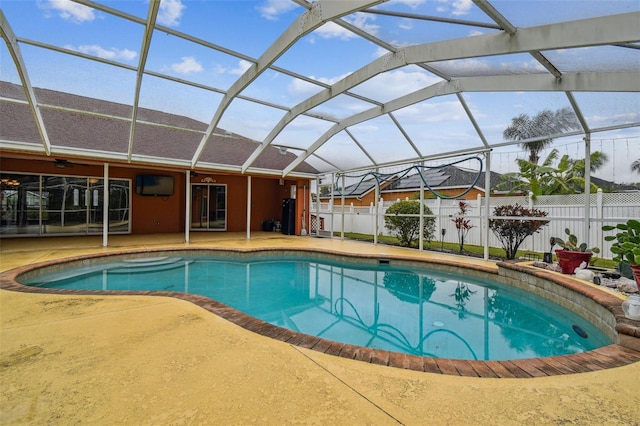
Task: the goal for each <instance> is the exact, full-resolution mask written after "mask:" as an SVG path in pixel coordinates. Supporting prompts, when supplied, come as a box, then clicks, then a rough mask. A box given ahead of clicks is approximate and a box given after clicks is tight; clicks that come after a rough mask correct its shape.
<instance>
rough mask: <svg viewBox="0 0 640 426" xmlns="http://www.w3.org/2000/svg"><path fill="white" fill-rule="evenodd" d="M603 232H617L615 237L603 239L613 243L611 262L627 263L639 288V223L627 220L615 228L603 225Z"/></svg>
mask: <svg viewBox="0 0 640 426" xmlns="http://www.w3.org/2000/svg"><path fill="white" fill-rule="evenodd" d="M602 230H603V231H613V230H616V231H618V232H617V234H616V235H608V236H606V237H604V239H605V241H615V243H613V245H612V246H611V252H612V253H613V254H614V255H615V256H614V258H613V260H616V261H618V262H620V263H624V262H626V263H628V264H629V267H630V268H631V271H632V273H633V277H634V278H635V280H636V284H637V285H638V288H640V221H638V220H636V219H629V220H628V221H627V222H626V223H619V224H617V225H616V226H611V225H605V226H603V227H602Z"/></svg>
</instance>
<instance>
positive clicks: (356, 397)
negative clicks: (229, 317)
mask: <svg viewBox="0 0 640 426" xmlns="http://www.w3.org/2000/svg"><path fill="white" fill-rule="evenodd" d="M182 238H183V236H182V235H151V236H112V237H110V239H109V243H110V247H107V248H103V247H100V244H101V242H102V240H101V238H99V237H71V238H50V239H42V238H39V239H29V238H27V239H15V240H2V241H0V244H1V245H2V250H1V259H0V270H1V271H6V270H8V269H12V268H15V267H19V266H22V265H27V264H31V263H34V262H42V261H46V260H52V259H58V258H66V257H72V256H78V255H87V254H93V253H109V252H113V251H121V250H123V249H140V248H154V249H155V248H159V247H181V246H189V247H192V248H199V247H226V248H258V247H264V248H273V247H278V248H289V249H295V248H300V249H304V248H308V247H314V248H324V249H327V250H330V251H341V252H347V253H349V252H351V253H370V254H375V255H393V254H398V255H401V254H404V255H406V254H407V253H410V255H411V256H412V257H413V256H416V255H417V256H424V257H431V258H433V257H439V256H444V257H445V258H447V259H451V258H456V259H459V260H460V261H462V262H464V263H465V264H469V263H477V264H478V265H482V266H483V267H486V268H495V267H496V266H495V264H494V263H493V262H484V261H482V260H477V259H470V258H466V257H465V258H458V257H456V256H447V255H440V254H435V253H418V252H417V251H416V250H407V249H400V248H394V247H389V246H383V245H377V246H375V245H372V244H366V243H358V242H352V241H340V240H339V239H318V238H310V237H289V236H283V235H280V234H270V233H256V234H252V239H251V240H246V239H244V235H243V234H242V235H241V234H216V235H214V236H212V235H211V234H208V233H207V234H204V233H192V234H191V240H192V241H191V242H190V243H189V244H185V243H182V242H181V241H182ZM0 326H1V329H0V371H1V376H0V390H1V392H0V423H1V424H3V425H5V424H42V423H57V424H70V423H91V424H135V425H140V424H213V423H215V424H263V425H264V424H268V425H271V424H274V425H275V424H290V423H303V424H304V423H307V424H376V425H378V424H438V425H439V424H558V423H573V424H594V425H595V424H597V425H602V424H620V425H633V424H638V422H639V421H640V420H639V419H640V363H638V362H635V363H633V364H630V365H626V366H624V367H618V368H612V369H606V370H601V371H595V372H589V373H581V374H570V375H562V376H551V377H540V378H529V379H505V378H501V379H492V378H473V377H454V376H447V375H440V374H430V373H424V372H415V371H409V370H402V369H398V368H391V367H385V366H380V365H373V364H367V363H363V362H358V361H354V360H350V359H346V358H341V357H336V356H331V355H327V354H323V353H320V352H317V351H313V350H309V349H304V348H300V347H297V346H294V345H291V344H288V343H285V342H281V341H277V340H273V339H270V338H268V337H264V336H261V335H258V334H255V333H252V332H250V331H248V330H245V329H243V328H241V327H239V326H237V325H235V324H232V323H231V322H228V321H226V320H224V319H222V318H220V317H218V316H216V315H212V314H211V313H210V312H208V311H206V310H204V309H203V308H201V307H199V306H196V305H193V304H191V303H189V302H186V301H184V300H179V299H175V298H170V297H148V296H102V295H87V296H69V295H64V296H61V295H48V294H31V293H18V292H12V291H7V290H0Z"/></svg>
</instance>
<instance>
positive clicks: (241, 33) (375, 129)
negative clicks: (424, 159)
mask: <svg viewBox="0 0 640 426" xmlns="http://www.w3.org/2000/svg"><path fill="white" fill-rule="evenodd" d="M96 3H99V4H103V5H106V6H107V7H110V8H114V9H117V10H120V11H122V12H124V13H126V14H130V15H133V16H135V17H137V18H139V19H140V20H142V21H144V20H145V19H146V15H147V10H148V2H147V1H144V0H141V1H133V0H132V1H123V0H118V1H101V2H96ZM492 4H493V5H494V6H495V7H496V8H497V9H499V10H500V11H501V13H502V14H503V15H504V16H505V17H506V18H507V19H508V20H510V21H511V22H512V23H513V24H514V25H516V26H532V25H541V24H548V23H553V22H558V21H562V20H567V19H583V18H589V17H595V16H599V15H600V14H616V13H624V12H631V11H637V10H638V9H640V4H639V3H638V1H637V0H633V1H626V0H614V1H607V2H602V1H578V0H567V1H563V2H553V3H551V2H549V1H544V0H541V1H513V0H510V1H495V2H492ZM551 5H552V6H553V8H554V10H553V13H549V7H550V6H551ZM379 8H381V9H384V10H390V11H396V12H406V13H412V14H419V15H429V16H436V17H441V18H445V19H461V20H465V21H475V22H479V23H484V24H492V23H493V22H492V21H491V20H490V19H489V18H488V17H487V16H486V15H485V14H484V13H483V12H482V11H481V10H479V9H478V8H477V7H476V6H475V5H474V4H473V3H472V2H471V1H470V0H396V1H389V2H386V3H383V4H382V5H381V6H379ZM2 10H3V13H4V14H5V16H6V17H7V20H8V21H9V24H10V25H11V27H12V29H13V31H14V32H15V33H16V35H17V36H18V37H19V38H24V39H28V40H34V41H41V42H44V43H47V44H51V45H54V46H57V47H60V48H64V49H70V50H72V51H75V52H80V53H83V54H87V55H91V56H96V57H99V58H103V59H106V60H109V61H115V62H118V63H121V64H124V65H127V66H131V67H135V66H137V65H138V62H139V60H140V57H139V52H140V48H141V45H142V35H143V25H141V24H140V23H136V22H131V21H127V20H125V19H120V18H117V17H114V16H113V15H110V14H108V13H105V12H102V11H98V10H94V9H91V8H87V7H85V6H83V5H79V4H77V3H73V2H69V1H67V0H37V1H25V0H3V2H2ZM303 12H304V9H303V8H302V7H300V6H298V5H296V4H295V3H294V2H292V1H290V0H269V1H264V0H261V1H252V0H239V1H232V0H226V1H217V0H216V1H210V0H207V1H204V0H182V1H181V0H163V2H162V4H161V8H160V13H159V15H158V19H157V24H159V25H162V26H165V27H168V28H170V29H173V30H176V31H180V32H184V33H187V34H189V35H192V36H193V37H196V38H199V39H202V40H205V41H206V42H209V43H212V44H214V45H217V46H223V47H225V48H227V49H230V50H231V51H233V52H236V53H237V54H238V55H233V54H227V53H224V52H217V51H214V50H211V49H209V48H206V47H203V46H201V45H198V44H195V43H192V42H189V41H185V40H183V39H180V38H178V37H175V36H173V35H170V34H166V33H164V32H162V31H156V32H155V33H154V34H153V38H152V41H151V47H150V50H149V54H148V58H147V62H146V69H147V70H150V71H153V72H158V73H162V74H166V75H170V76H172V77H175V78H179V79H184V80H189V81H192V82H195V83H197V84H201V85H205V86H208V87H212V88H216V89H219V90H220V91H225V90H227V89H229V87H230V86H231V85H232V84H233V82H234V81H236V79H238V78H239V77H240V76H241V75H242V73H243V72H244V71H245V70H246V69H247V68H248V67H249V65H250V64H251V62H250V61H248V60H246V59H243V57H246V58H248V59H257V58H258V57H260V55H261V54H262V53H263V52H264V51H265V50H266V49H267V48H268V47H269V46H270V45H271V44H272V43H273V42H274V41H275V40H276V39H277V37H278V36H279V35H280V34H281V33H282V32H283V31H284V30H285V29H286V28H288V27H289V26H290V25H291V24H292V23H293V22H294V21H295V20H296V19H297V18H298V16H300V14H302V13H303ZM344 19H345V21H346V22H348V23H350V24H352V25H354V26H356V27H357V28H360V29H362V30H364V31H367V32H368V33H369V34H372V35H374V36H376V37H379V38H380V39H382V40H385V41H386V42H388V43H389V44H391V45H393V46H395V47H397V48H400V47H404V46H409V45H412V44H419V43H427V42H436V41H440V40H446V39H451V38H464V37H473V36H475V35H480V34H489V33H492V32H496V31H497V30H495V29H492V28H484V27H483V26H480V25H450V24H445V23H434V22H431V21H421V20H415V19H414V20H410V19H406V18H398V17H391V16H384V15H379V14H365V13H358V14H352V15H349V16H347V17H345V18H344ZM20 47H21V50H22V53H23V56H24V59H25V63H26V65H27V68H28V70H29V77H30V79H31V82H32V84H33V85H34V86H35V87H46V88H50V89H53V90H61V91H66V92H71V93H76V94H79V95H83V96H91V97H97V98H101V99H106V100H110V101H115V102H120V103H124V104H131V103H132V102H133V97H134V92H135V82H136V74H135V72H134V71H131V70H127V69H123V68H118V67H114V66H111V65H107V64H102V63H99V62H94V61H87V60H85V59H82V58H77V57H73V56H70V55H66V54H63V53H59V52H53V51H49V50H46V49H42V48H40V47H36V46H32V45H30V44H28V43H21V44H20ZM385 53H387V51H386V50H384V49H382V48H381V47H380V46H377V45H375V44H373V43H371V42H370V41H367V40H365V39H363V38H361V37H358V36H356V35H355V34H354V33H353V32H350V31H347V30H346V29H344V28H343V27H340V26H338V25H336V24H333V23H330V24H327V25H324V26H322V27H320V28H319V29H317V30H316V31H314V32H313V33H311V34H309V35H307V36H305V37H304V38H303V39H302V40H300V41H299V42H298V43H296V44H295V45H294V46H292V47H291V48H290V49H289V50H288V51H286V52H285V53H284V54H283V55H282V56H281V57H280V58H278V59H277V61H276V62H275V64H274V65H275V66H276V67H281V68H285V69H288V70H290V71H293V72H295V73H298V74H300V75H302V76H304V77H306V78H311V79H313V80H316V81H319V82H321V83H324V84H333V83H335V82H336V81H339V80H341V79H342V78H344V77H346V76H347V75H349V74H350V73H353V72H354V71H356V70H358V69H359V68H361V67H363V66H365V65H366V64H367V63H369V62H371V61H372V60H374V59H376V58H379V57H380V56H382V55H384V54H385ZM545 54H546V55H547V56H548V57H549V58H550V59H552V60H553V61H554V63H557V64H560V65H561V66H562V67H563V68H564V69H566V70H567V71H575V70H586V71H592V70H598V69H610V68H611V67H615V68H616V69H619V70H637V69H638V67H639V66H640V53H638V52H636V51H633V50H632V49H620V48H606V47H594V48H588V49H573V50H569V51H562V50H557V51H550V52H545ZM0 55H1V57H0V59H1V64H2V67H1V69H0V77H1V78H2V80H8V81H13V82H17V81H18V78H17V73H16V72H15V69H14V68H13V66H12V62H11V61H10V57H9V56H8V54H7V50H6V47H5V46H4V45H3V46H2V48H1V50H0ZM440 65H441V69H443V70H446V71H447V73H449V74H450V75H453V76H466V75H471V74H474V73H478V72H481V73H486V74H506V73H512V72H514V71H515V72H518V73H539V72H543V68H542V66H541V65H540V64H539V63H538V62H537V61H535V60H534V59H533V58H532V57H531V56H529V55H526V54H521V55H511V56H509V57H494V58H491V57H489V58H476V59H472V60H460V61H450V62H449V63H446V64H440ZM438 81H441V79H440V78H439V77H438V76H436V75H434V74H431V73H429V72H427V71H425V70H424V69H422V68H420V67H417V66H413V65H412V66H406V67H402V68H398V69H396V70H393V71H390V72H387V73H384V74H380V75H378V76H376V77H374V78H372V79H371V80H369V81H366V82H364V83H362V84H360V85H358V86H356V87H354V88H353V89H352V92H353V93H355V94H357V95H361V96H364V97H366V98H369V99H372V100H374V101H377V102H388V101H390V100H392V99H394V98H397V97H398V96H402V95H404V94H407V93H410V92H413V91H415V90H418V89H420V88H423V87H426V86H430V85H432V84H434V83H437V82H438ZM321 89H322V87H321V86H318V85H314V84H310V83H308V82H306V81H303V80H300V79H296V78H293V77H291V76H289V75H286V74H283V73H280V72H277V71H275V70H272V69H269V70H267V71H265V72H264V73H263V74H262V75H260V77H258V78H257V79H256V80H255V82H254V83H253V84H251V85H250V86H249V87H247V88H246V89H245V90H244V91H243V92H242V95H244V96H248V97H251V98H255V99H259V100H264V101H266V102H269V103H272V104H276V105H280V106H282V107H284V108H290V107H293V106H295V105H296V104H298V103H299V102H301V101H302V100H304V99H306V98H307V97H309V96H311V95H312V94H314V93H317V92H318V91H320V90H321ZM575 97H576V99H577V101H578V103H579V104H580V106H581V108H582V109H583V112H584V114H585V116H586V117H587V121H588V122H589V124H590V125H591V126H607V125H613V124H619V123H625V122H633V121H635V122H638V121H640V96H639V95H638V93H637V92H636V93H630V94H618V95H615V96H613V95H610V94H598V93H576V94H575ZM463 98H464V100H465V102H466V103H467V105H468V106H469V109H470V110H471V111H472V113H473V115H474V117H475V119H476V120H477V122H478V124H479V125H480V127H481V129H482V131H483V132H484V135H485V137H486V138H487V139H488V140H489V142H490V143H500V142H502V131H503V130H504V128H505V127H506V126H507V125H508V124H509V122H510V119H511V118H512V117H514V116H515V115H518V114H520V113H527V114H530V115H534V114H535V113H536V112H538V111H540V110H542V109H545V108H548V109H552V110H555V109H558V108H562V107H567V106H569V101H568V99H567V97H566V96H565V95H564V94H562V93H465V94H463ZM221 99H222V94H220V93H216V92H215V91H204V90H200V89H197V88H194V87H190V86H185V85H182V84H179V83H176V82H172V81H168V80H163V79H160V78H157V77H152V76H145V77H144V80H143V85H142V90H141V94H140V106H142V107H147V108H153V109H160V110H163V111H166V112H170V113H175V114H180V115H187V116H190V117H193V118H195V119H198V120H200V121H203V122H206V123H208V122H209V121H210V120H211V117H212V116H213V113H214V112H215V109H216V107H217V105H218V103H219V102H220V100H221ZM371 106H372V104H370V103H368V102H364V101H361V100H358V99H356V98H354V97H349V96H346V95H340V96H338V97H336V98H335V99H333V100H331V101H330V102H328V103H327V104H326V105H321V106H319V107H316V108H314V109H312V110H311V111H312V112H315V113H320V114H326V115H329V116H332V117H335V118H337V119H343V118H345V117H348V116H350V115H352V114H355V113H358V112H361V111H363V110H366V109H369V108H371ZM284 113H285V112H284V111H283V110H282V109H278V108H271V107H268V106H264V105H259V104H255V103H253V102H248V101H244V100H241V99H238V100H235V101H234V102H233V103H232V104H231V105H230V106H229V108H228V109H227V111H226V112H225V115H224V116H223V118H222V120H221V122H220V124H219V127H222V128H225V129H228V130H231V131H234V132H237V133H240V134H243V135H245V136H247V137H250V138H253V139H256V140H258V141H260V140H262V139H263V138H265V137H266V136H267V135H268V133H269V131H270V130H271V129H272V127H273V126H274V125H275V123H277V122H278V120H280V118H281V117H282V116H283V115H284ZM394 116H395V118H397V119H398V121H399V122H400V123H401V125H402V126H403V129H404V130H405V131H406V133H407V134H408V135H409V137H410V138H411V140H412V142H413V143H414V144H415V145H416V147H417V148H418V149H419V150H420V152H421V153H422V154H423V155H431V154H437V153H439V152H442V151H443V150H445V151H449V150H451V151H453V150H457V149H465V148H477V147H479V146H480V145H481V141H480V138H479V136H478V134H477V133H476V131H475V130H474V128H473V126H472V124H471V122H470V121H469V119H468V117H467V115H466V113H465V111H464V109H463V108H462V106H461V104H460V102H459V101H458V99H457V97H456V96H455V95H450V96H442V97H437V98H433V99H431V100H428V101H424V102H420V103H417V104H415V105H411V106H409V107H406V108H403V109H402V110H399V111H397V112H395V114H394ZM332 125H333V123H332V122H329V121H324V120H318V119H314V118H309V117H299V118H298V119H296V120H294V121H293V122H292V123H291V124H290V125H289V126H288V127H287V129H285V130H284V131H283V132H282V133H281V134H280V135H278V137H277V138H276V140H275V141H274V143H275V144H280V145H284V146H289V147H293V148H300V149H303V148H305V147H307V146H309V145H310V144H311V143H313V142H314V141H315V140H316V139H317V138H318V137H320V136H321V135H322V133H324V132H325V131H326V130H328V129H329V128H330V127H331V126H332ZM350 131H351V133H352V135H353V136H355V137H356V138H357V140H358V141H359V142H361V143H362V144H363V145H364V146H365V148H366V149H367V150H368V151H369V152H370V154H371V155H372V156H373V157H374V159H375V160H376V161H378V162H387V161H395V160H400V159H402V158H407V157H412V156H415V152H414V151H413V148H412V147H411V145H410V144H408V143H407V142H406V140H405V138H404V136H403V135H402V134H401V132H400V130H398V128H397V127H396V126H395V125H394V124H393V122H392V121H391V119H390V118H388V117H386V116H384V117H380V118H378V119H375V120H372V121H370V122H366V123H362V124H359V125H356V126H353V127H352V128H350ZM580 140H581V137H573V138H566V139H559V140H557V141H556V145H557V146H558V147H559V148H562V149H566V147H568V146H572V145H574V144H575V145H579V142H580ZM593 140H594V144H593V148H594V149H600V146H602V149H603V151H605V152H607V153H608V154H609V157H610V158H616V164H611V163H612V162H610V164H609V165H608V166H607V168H605V169H603V170H602V171H601V172H600V173H598V176H600V177H602V178H605V179H613V178H614V177H615V179H616V181H632V180H635V181H638V180H640V177H639V176H638V175H632V174H631V172H630V171H628V169H629V165H630V163H631V161H633V160H634V159H636V157H637V158H640V131H639V130H638V129H637V128H636V129H631V130H617V131H613V132H606V133H595V134H594V135H593ZM604 141H607V142H604ZM625 152H626V153H628V155H621V153H625ZM318 154H320V155H322V156H323V157H325V158H328V159H331V161H332V162H333V163H334V164H336V165H338V166H340V167H361V166H364V165H366V164H367V163H368V161H369V160H368V159H367V158H366V156H365V155H364V154H363V153H362V152H361V151H359V150H358V149H354V143H353V140H352V139H351V137H350V136H349V135H347V134H345V133H344V132H342V133H340V134H338V135H336V136H335V137H333V138H332V139H331V140H329V141H328V142H327V143H326V144H325V145H324V146H323V147H322V148H320V150H319V151H318ZM576 155H581V154H580V149H579V148H578V149H577V150H576ZM517 156H520V157H522V156H523V153H522V152H521V151H520V150H519V148H518V147H517V146H511V147H507V148H504V149H499V150H496V151H495V152H494V157H495V161H494V162H493V164H494V168H499V170H498V171H510V170H511V169H513V167H514V160H515V158H516V157H517ZM505 159H506V160H505ZM625 170H627V171H628V172H625Z"/></svg>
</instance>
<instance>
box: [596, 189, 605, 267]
mask: <svg viewBox="0 0 640 426" xmlns="http://www.w3.org/2000/svg"><path fill="white" fill-rule="evenodd" d="M603 218H604V205H603V199H602V188H598V192H597V193H596V223H597V224H598V228H597V229H596V241H598V246H597V247H599V248H600V250H601V251H600V257H604V256H603V251H604V233H603V232H602V225H604V222H603V221H602V219H603Z"/></svg>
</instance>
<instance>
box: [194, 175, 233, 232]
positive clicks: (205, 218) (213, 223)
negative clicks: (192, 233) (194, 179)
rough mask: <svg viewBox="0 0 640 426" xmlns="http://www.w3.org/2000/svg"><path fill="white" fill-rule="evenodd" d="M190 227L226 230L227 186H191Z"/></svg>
mask: <svg viewBox="0 0 640 426" xmlns="http://www.w3.org/2000/svg"><path fill="white" fill-rule="evenodd" d="M191 229H193V230H215V231H226V230H227V186H226V185H214V184H194V185H192V186H191Z"/></svg>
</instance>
